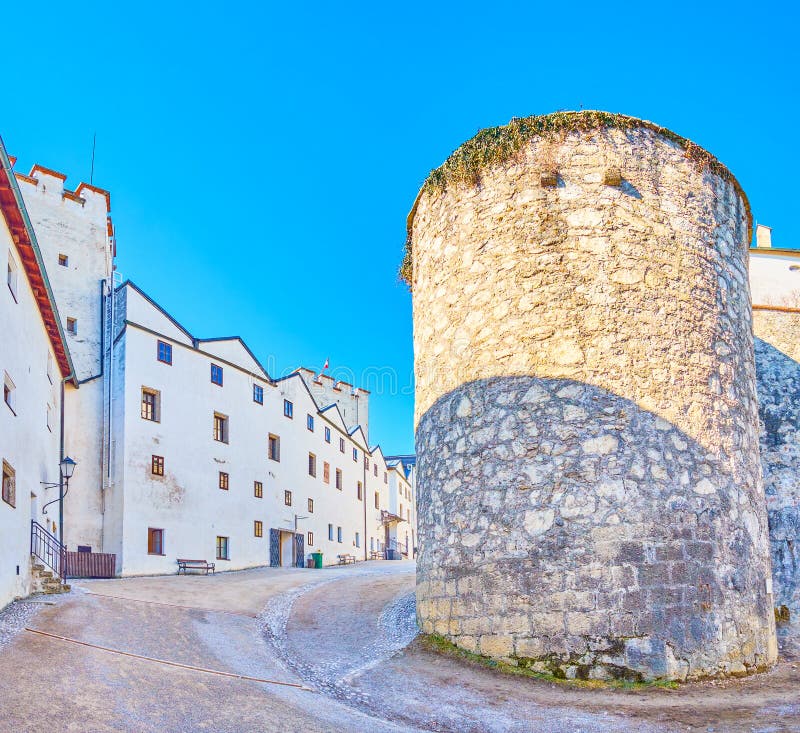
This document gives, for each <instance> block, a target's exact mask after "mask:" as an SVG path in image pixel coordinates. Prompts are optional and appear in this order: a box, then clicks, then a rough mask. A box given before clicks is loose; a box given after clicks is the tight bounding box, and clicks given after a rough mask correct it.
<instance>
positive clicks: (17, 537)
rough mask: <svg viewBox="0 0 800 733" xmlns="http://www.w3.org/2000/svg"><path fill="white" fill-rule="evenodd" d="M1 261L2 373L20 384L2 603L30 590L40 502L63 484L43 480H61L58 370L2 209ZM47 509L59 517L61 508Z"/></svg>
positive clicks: (4, 426) (5, 454) (3, 408)
mask: <svg viewBox="0 0 800 733" xmlns="http://www.w3.org/2000/svg"><path fill="white" fill-rule="evenodd" d="M9 257H12V258H13V260H14V263H15V266H16V268H17V287H16V293H17V297H16V301H15V299H14V297H13V295H12V293H11V291H10V290H9V288H8V286H7V284H6V272H7V263H8V258H9ZM0 268H1V269H2V277H3V282H2V284H0V380H3V379H4V378H5V375H6V374H8V376H9V377H10V378H11V379H12V381H13V383H14V386H15V390H14V392H13V402H14V412H12V411H11V409H9V407H8V405H6V404H5V402H4V401H2V400H0V461H2V460H5V461H6V462H7V463H8V464H9V465H10V466H11V467H12V468H13V469H14V471H15V473H16V507H12V506H10V505H9V504H7V503H5V502H3V501H0V558H1V560H0V608H1V607H3V606H4V605H6V604H7V603H8V602H9V601H11V600H13V599H14V598H15V597H17V596H25V595H27V594H28V593H29V592H30V527H31V518H32V517H33V518H36V519H37V520H38V521H39V522H40V523H41V524H43V525H44V524H46V521H45V520H44V519H43V517H42V515H41V509H42V507H43V505H44V504H45V502H47V501H50V500H51V499H53V498H55V497H56V496H57V495H58V489H44V488H43V487H42V485H41V482H52V483H55V482H57V481H58V473H59V468H58V461H59V415H60V410H61V406H60V375H59V372H58V367H57V366H56V364H55V357H54V354H53V352H52V348H51V346H50V341H49V338H48V336H47V332H46V331H45V328H44V323H43V321H42V317H41V314H40V312H39V308H38V306H37V303H36V300H35V299H34V295H33V292H32V291H31V288H30V284H29V283H28V279H27V277H26V275H25V271H24V270H23V268H22V260H21V258H20V254H19V252H18V250H17V249H16V246H15V245H14V242H13V240H12V239H11V236H10V234H9V232H8V229H7V227H6V223H5V220H4V219H3V218H2V217H1V216H0ZM48 355H49V356H50V358H51V359H53V366H52V370H51V372H52V379H51V378H49V377H48V374H47V363H48ZM48 405H49V406H50V414H51V421H50V428H48V427H47V407H48ZM14 413H16V414H14ZM52 509H55V505H53V508H52ZM50 516H51V517H52V516H55V517H56V518H57V516H58V513H57V509H55V510H54V511H52V510H51V514H50ZM49 528H50V529H52V525H49Z"/></svg>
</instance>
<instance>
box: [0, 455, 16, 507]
mask: <svg viewBox="0 0 800 733" xmlns="http://www.w3.org/2000/svg"><path fill="white" fill-rule="evenodd" d="M3 501H4V502H5V503H6V504H8V505H9V506H13V507H16V506H17V478H16V473H15V472H14V469H13V468H11V466H10V465H9V464H8V463H6V462H5V461H3Z"/></svg>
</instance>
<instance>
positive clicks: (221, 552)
mask: <svg viewBox="0 0 800 733" xmlns="http://www.w3.org/2000/svg"><path fill="white" fill-rule="evenodd" d="M229 539H230V538H228V537H217V560H230V559H231V558H230V554H229V552H230V547H229V541H228V540H229Z"/></svg>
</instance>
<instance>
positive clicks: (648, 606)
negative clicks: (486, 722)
mask: <svg viewBox="0 0 800 733" xmlns="http://www.w3.org/2000/svg"><path fill="white" fill-rule="evenodd" d="M739 429H746V426H744V427H742V426H740V428H739ZM736 443H739V444H744V445H747V443H748V442H747V441H738V440H737V441H736ZM417 456H418V464H417V465H418V471H419V473H418V495H419V499H418V501H419V507H418V518H419V538H420V553H419V558H418V609H419V611H418V613H419V617H420V622H421V624H422V628H423V631H424V632H426V633H439V634H443V635H445V636H447V637H449V638H450V639H451V640H452V641H454V642H455V643H456V644H458V645H459V646H462V647H464V648H466V649H469V650H470V651H474V652H478V653H481V654H487V655H489V656H492V657H501V658H507V659H511V660H513V661H515V662H517V663H519V664H524V665H526V666H530V667H532V668H535V669H541V670H542V671H547V672H551V673H553V674H556V675H557V676H567V677H570V676H573V677H575V676H577V677H583V678H586V677H592V678H601V679H602V678H608V677H619V678H627V679H651V678H672V679H685V678H687V677H699V676H705V675H712V674H741V673H744V672H746V671H752V670H755V669H760V668H764V667H765V666H767V664H768V663H769V661H770V654H771V652H770V647H771V645H774V636H773V633H774V632H773V629H774V627H773V625H772V608H771V604H770V603H769V599H768V596H767V594H766V583H765V577H764V568H765V564H766V562H765V554H766V537H765V533H766V527H765V526H764V525H765V521H764V509H763V506H762V505H760V502H759V500H758V492H757V488H756V487H757V483H758V482H757V479H755V478H753V480H751V481H750V485H749V486H748V485H747V482H746V481H744V482H743V481H741V480H736V481H734V480H733V478H732V476H731V468H730V467H731V465H732V464H733V462H734V461H736V460H737V458H736V457H733V456H727V455H724V454H723V453H722V452H720V453H718V454H716V455H711V454H709V452H708V451H707V450H706V449H704V448H703V447H702V446H701V445H699V444H698V443H696V442H695V441H693V440H692V439H691V438H690V437H688V436H687V435H686V434H685V433H683V432H681V431H680V430H678V429H677V428H675V427H674V426H673V425H671V424H670V423H668V422H666V421H665V420H662V419H661V418H659V417H658V416H656V415H654V414H652V413H650V412H648V411H646V410H643V409H641V408H640V407H638V406H637V405H636V404H634V403H633V402H631V401H629V400H627V399H624V398H622V397H619V396H617V395H614V394H612V393H609V392H607V391H604V390H602V389H600V388H597V387H594V386H591V385H587V384H584V383H580V382H575V381H571V380H562V379H538V378H533V377H497V378H490V379H485V380H477V381H474V382H470V383H467V384H464V385H462V386H461V387H459V388H458V389H456V390H454V391H453V392H450V393H448V394H447V395H445V396H443V397H441V398H440V399H439V400H437V402H436V403H435V404H434V405H433V406H432V407H431V408H430V409H429V410H428V411H427V412H426V413H425V414H424V415H423V416H422V418H421V420H420V422H419V426H418V430H417ZM738 460H741V458H739V459H738ZM744 463H745V464H747V463H748V458H747V457H745V458H744ZM749 463H750V464H751V465H750V467H749V469H747V470H749V471H750V475H751V476H754V474H755V473H757V471H758V463H757V459H756V457H755V456H754V457H752V459H749ZM740 469H741V466H740ZM739 479H741V470H740V474H739ZM772 658H774V654H773V656H772Z"/></svg>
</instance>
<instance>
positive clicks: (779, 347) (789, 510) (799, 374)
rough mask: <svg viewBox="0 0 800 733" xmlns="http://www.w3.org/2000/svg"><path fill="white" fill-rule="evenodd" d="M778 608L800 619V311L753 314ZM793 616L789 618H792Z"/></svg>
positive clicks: (763, 450)
mask: <svg viewBox="0 0 800 733" xmlns="http://www.w3.org/2000/svg"><path fill="white" fill-rule="evenodd" d="M753 330H754V332H755V335H756V337H757V338H756V340H755V353H756V378H757V388H758V404H759V413H760V417H761V465H762V468H763V472H764V493H765V495H766V500H767V516H768V518H769V542H770V550H771V553H772V577H773V588H774V596H775V606H776V608H778V609H779V610H780V613H781V615H782V617H783V618H784V619H786V620H792V621H796V620H797V619H798V618H800V572H799V571H798V568H800V363H799V362H800V312H790V311H785V310H784V311H781V310H779V309H774V310H773V309H759V310H756V311H754V313H753ZM787 612H788V618H787Z"/></svg>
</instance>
